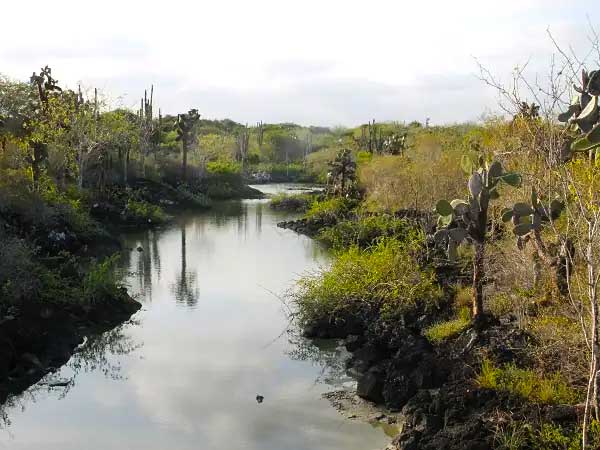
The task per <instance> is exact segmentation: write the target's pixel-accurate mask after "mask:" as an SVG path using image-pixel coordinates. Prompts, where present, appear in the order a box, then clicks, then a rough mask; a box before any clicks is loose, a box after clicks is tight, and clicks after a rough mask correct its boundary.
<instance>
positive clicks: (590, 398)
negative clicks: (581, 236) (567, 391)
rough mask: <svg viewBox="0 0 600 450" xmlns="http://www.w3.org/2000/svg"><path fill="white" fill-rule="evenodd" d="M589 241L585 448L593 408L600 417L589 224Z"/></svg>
mask: <svg viewBox="0 0 600 450" xmlns="http://www.w3.org/2000/svg"><path fill="white" fill-rule="evenodd" d="M588 226H589V228H590V229H589V232H588V243H587V248H586V259H587V275H588V299H589V302H590V310H591V311H590V312H591V321H592V323H591V324H590V328H591V337H590V339H591V344H592V352H591V355H590V372H589V379H588V386H587V393H586V399H585V410H584V415H583V439H582V441H583V442H582V444H583V448H584V449H585V448H586V447H587V444H588V443H587V437H588V436H587V431H588V426H589V423H590V422H591V416H592V409H593V417H594V419H596V420H598V419H600V417H599V415H600V412H599V411H598V368H599V361H598V358H599V356H600V355H599V352H600V348H599V347H600V346H599V342H598V293H597V291H596V270H595V266H594V248H593V245H592V244H593V227H592V224H588Z"/></svg>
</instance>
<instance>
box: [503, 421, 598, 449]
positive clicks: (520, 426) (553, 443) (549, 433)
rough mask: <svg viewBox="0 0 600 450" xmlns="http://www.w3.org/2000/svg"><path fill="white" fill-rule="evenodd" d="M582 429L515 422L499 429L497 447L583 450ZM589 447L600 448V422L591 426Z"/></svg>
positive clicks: (543, 423)
mask: <svg viewBox="0 0 600 450" xmlns="http://www.w3.org/2000/svg"><path fill="white" fill-rule="evenodd" d="M581 437H582V436H581V429H580V427H578V426H577V425H576V426H574V427H565V426H561V425H556V424H554V423H551V422H542V423H541V424H539V425H535V426H533V425H532V424H530V423H527V422H521V421H514V422H510V423H508V425H505V426H503V427H501V428H499V429H498V430H497V432H496V435H495V441H496V442H495V443H496V447H494V448H499V449H501V450H581ZM588 439H589V444H590V445H589V447H588V448H594V449H596V448H600V422H597V421H595V420H593V421H592V423H591V424H590V431H589V435H588Z"/></svg>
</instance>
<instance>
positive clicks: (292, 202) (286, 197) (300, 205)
mask: <svg viewBox="0 0 600 450" xmlns="http://www.w3.org/2000/svg"><path fill="white" fill-rule="evenodd" d="M313 201H314V196H313V195H311V194H291V195H290V194H277V195H275V196H273V197H272V198H271V202H270V204H269V205H270V206H271V208H273V209H279V210H285V211H295V212H306V211H307V210H308V208H310V206H311V205H312V203H313Z"/></svg>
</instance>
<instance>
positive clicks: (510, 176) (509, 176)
mask: <svg viewBox="0 0 600 450" xmlns="http://www.w3.org/2000/svg"><path fill="white" fill-rule="evenodd" d="M499 178H500V179H501V180H502V181H504V182H505V183H506V184H508V185H510V186H512V187H519V186H521V175H519V174H518V173H516V172H508V173H505V174H504V175H502V176H501V177H499Z"/></svg>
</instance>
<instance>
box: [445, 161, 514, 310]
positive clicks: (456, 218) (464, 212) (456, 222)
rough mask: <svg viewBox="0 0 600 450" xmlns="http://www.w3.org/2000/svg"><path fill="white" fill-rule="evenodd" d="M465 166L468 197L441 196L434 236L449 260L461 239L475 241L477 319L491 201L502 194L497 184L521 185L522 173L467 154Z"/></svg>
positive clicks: (481, 298) (452, 257) (474, 302)
mask: <svg viewBox="0 0 600 450" xmlns="http://www.w3.org/2000/svg"><path fill="white" fill-rule="evenodd" d="M462 166H463V170H465V172H467V173H470V178H469V181H468V190H469V198H468V200H462V199H455V200H452V201H451V202H449V201H447V200H440V201H439V202H438V203H437V205H436V207H435V209H436V211H437V213H438V214H439V218H438V228H439V229H438V231H437V232H436V233H435V235H434V239H435V241H436V242H437V243H438V244H441V245H444V246H445V247H446V249H447V252H448V259H449V260H450V261H455V260H456V256H457V247H458V246H459V245H460V244H461V243H463V242H468V243H471V244H473V245H474V247H475V257H474V259H473V320H474V321H478V320H480V319H481V318H482V317H483V315H484V311H483V283H484V274H485V262H484V261H485V244H486V238H487V231H488V208H489V203H490V201H491V200H495V199H497V198H498V197H499V193H498V186H499V184H500V183H501V182H503V183H506V184H508V185H510V186H514V187H518V186H519V185H520V184H521V176H520V175H519V174H517V173H514V172H505V171H504V168H503V167H502V164H501V163H500V162H499V161H494V162H492V163H491V164H488V163H485V162H484V161H483V158H481V157H480V158H479V161H478V164H477V165H475V164H473V162H472V160H471V159H470V158H469V157H466V156H465V157H463V164H462Z"/></svg>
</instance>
